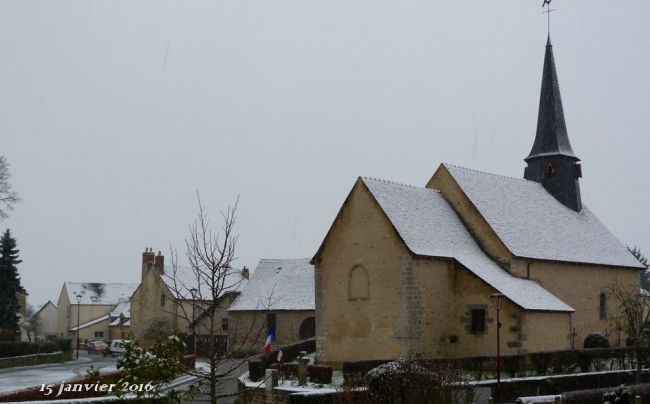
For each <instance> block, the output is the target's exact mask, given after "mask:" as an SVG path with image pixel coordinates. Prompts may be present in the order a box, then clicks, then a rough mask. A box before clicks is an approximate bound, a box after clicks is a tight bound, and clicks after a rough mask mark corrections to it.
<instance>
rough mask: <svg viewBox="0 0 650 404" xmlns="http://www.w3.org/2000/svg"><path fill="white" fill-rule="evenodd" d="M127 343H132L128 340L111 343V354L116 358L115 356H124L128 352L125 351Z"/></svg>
mask: <svg viewBox="0 0 650 404" xmlns="http://www.w3.org/2000/svg"><path fill="white" fill-rule="evenodd" d="M127 342H131V341H129V340H128V339H114V340H113V341H111V347H110V354H111V355H113V356H115V355H122V354H123V353H124V352H125V351H126V350H125V349H124V344H126V343H127Z"/></svg>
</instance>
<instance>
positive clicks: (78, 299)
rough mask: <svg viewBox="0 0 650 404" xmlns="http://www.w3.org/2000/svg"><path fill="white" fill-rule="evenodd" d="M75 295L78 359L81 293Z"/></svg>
mask: <svg viewBox="0 0 650 404" xmlns="http://www.w3.org/2000/svg"><path fill="white" fill-rule="evenodd" d="M76 297H77V335H76V337H77V359H79V331H80V330H79V307H81V295H80V294H78V295H76Z"/></svg>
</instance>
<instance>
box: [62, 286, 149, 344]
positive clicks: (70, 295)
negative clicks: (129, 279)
mask: <svg viewBox="0 0 650 404" xmlns="http://www.w3.org/2000/svg"><path fill="white" fill-rule="evenodd" d="M137 286H138V285H137V284H134V283H100V282H94V283H93V282H65V283H64V284H63V287H62V288H61V294H60V295H59V300H58V304H57V306H58V313H57V334H58V335H59V336H60V337H63V338H79V340H80V342H81V343H87V342H88V341H93V340H96V339H103V340H105V339H109V338H110V328H109V324H110V322H111V321H110V317H111V312H113V310H114V309H115V307H116V306H117V305H118V304H119V303H120V302H121V301H124V300H128V299H129V298H130V297H131V295H132V294H133V291H134V290H135V289H136V288H137Z"/></svg>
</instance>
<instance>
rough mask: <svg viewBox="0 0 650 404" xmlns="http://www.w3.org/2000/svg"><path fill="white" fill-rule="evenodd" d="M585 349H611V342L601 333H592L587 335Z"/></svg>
mask: <svg viewBox="0 0 650 404" xmlns="http://www.w3.org/2000/svg"><path fill="white" fill-rule="evenodd" d="M583 347H585V348H609V340H607V337H606V336H604V335H603V334H601V333H599V332H592V333H591V334H589V335H587V338H585V342H584V345H583Z"/></svg>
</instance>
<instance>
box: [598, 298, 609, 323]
mask: <svg viewBox="0 0 650 404" xmlns="http://www.w3.org/2000/svg"><path fill="white" fill-rule="evenodd" d="M599 300H600V306H599V310H598V312H599V313H600V319H601V320H604V319H606V318H607V294H605V292H601V293H600V299H599Z"/></svg>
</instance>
